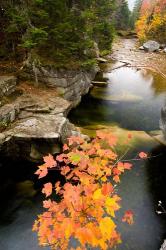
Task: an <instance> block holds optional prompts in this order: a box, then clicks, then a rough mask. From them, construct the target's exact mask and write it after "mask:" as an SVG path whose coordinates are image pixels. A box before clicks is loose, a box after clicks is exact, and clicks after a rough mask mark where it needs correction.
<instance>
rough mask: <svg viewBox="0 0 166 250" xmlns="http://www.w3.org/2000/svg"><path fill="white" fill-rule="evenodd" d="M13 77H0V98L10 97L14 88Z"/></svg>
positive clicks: (14, 79)
mask: <svg viewBox="0 0 166 250" xmlns="http://www.w3.org/2000/svg"><path fill="white" fill-rule="evenodd" d="M16 84H17V79H16V77H15V76H0V98H2V97H3V96H8V95H10V94H11V93H12V92H13V91H14V90H15V88H16Z"/></svg>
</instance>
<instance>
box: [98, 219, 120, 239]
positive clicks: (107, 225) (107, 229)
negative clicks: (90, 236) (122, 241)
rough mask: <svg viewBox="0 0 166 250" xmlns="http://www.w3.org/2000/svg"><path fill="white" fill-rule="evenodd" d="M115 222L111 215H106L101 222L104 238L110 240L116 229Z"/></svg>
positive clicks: (100, 226)
mask: <svg viewBox="0 0 166 250" xmlns="http://www.w3.org/2000/svg"><path fill="white" fill-rule="evenodd" d="M115 227H116V226H115V223H114V222H113V220H111V218H110V217H104V218H102V219H101V221H100V223H99V228H100V231H101V233H102V235H103V238H104V239H106V240H109V239H110V238H111V234H112V232H113V231H114V230H115Z"/></svg>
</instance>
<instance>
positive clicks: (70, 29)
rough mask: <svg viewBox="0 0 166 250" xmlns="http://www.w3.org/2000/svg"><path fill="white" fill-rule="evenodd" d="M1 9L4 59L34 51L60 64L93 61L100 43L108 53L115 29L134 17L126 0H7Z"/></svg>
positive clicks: (0, 43)
mask: <svg viewBox="0 0 166 250" xmlns="http://www.w3.org/2000/svg"><path fill="white" fill-rule="evenodd" d="M0 12H1V13H0V26H1V27H2V29H1V32H0V58H1V59H6V58H9V57H10V58H11V57H13V58H17V60H23V59H25V58H26V57H27V55H28V54H29V52H31V54H32V55H35V56H37V57H39V55H40V60H41V58H49V59H50V60H52V61H54V62H56V63H57V64H58V63H59V64H60V65H61V64H62V62H63V64H65V63H66V62H71V61H74V60H77V63H78V62H85V61H86V62H87V63H88V62H90V60H91V59H93V58H94V53H93V52H94V48H95V46H96V45H95V44H96V43H97V45H98V47H99V49H100V51H101V52H103V54H104V53H106V52H107V50H110V49H111V45H112V41H113V37H114V34H115V28H116V29H126V28H128V26H129V16H130V11H129V9H128V4H127V2H126V1H125V0H117V1H116V0H102V1H101V0H100V1H99V0H95V1H94V0H83V1H74V0H57V1H54V0H46V1H44V0H32V1H28V0H15V1H11V0H7V1H6V0H5V1H1V4H0Z"/></svg>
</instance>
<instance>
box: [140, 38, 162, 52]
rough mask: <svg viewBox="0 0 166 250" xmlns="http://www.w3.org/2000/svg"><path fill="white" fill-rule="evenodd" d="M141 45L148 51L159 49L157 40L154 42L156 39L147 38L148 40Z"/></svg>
mask: <svg viewBox="0 0 166 250" xmlns="http://www.w3.org/2000/svg"><path fill="white" fill-rule="evenodd" d="M143 47H144V49H145V50H147V51H148V52H154V51H157V50H159V48H160V44H159V43H158V42H156V41H153V40H149V41H147V42H146V43H144V44H143Z"/></svg>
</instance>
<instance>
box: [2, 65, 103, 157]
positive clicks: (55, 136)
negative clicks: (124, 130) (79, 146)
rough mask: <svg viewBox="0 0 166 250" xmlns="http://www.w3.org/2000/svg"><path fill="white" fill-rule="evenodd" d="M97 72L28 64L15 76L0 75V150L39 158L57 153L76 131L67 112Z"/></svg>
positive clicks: (85, 90) (78, 99)
mask: <svg viewBox="0 0 166 250" xmlns="http://www.w3.org/2000/svg"><path fill="white" fill-rule="evenodd" d="M97 71H98V68H97V67H94V68H92V69H91V70H87V71H86V70H79V71H73V70H67V71H65V70H59V71H58V70H55V69H53V68H52V67H50V68H48V67H47V68H44V67H41V66H40V67H38V68H37V67H35V69H34V68H33V67H30V65H28V67H23V68H22V70H21V71H20V72H19V74H17V78H16V77H15V76H5V75H3V76H0V89H1V107H0V127H1V133H0V149H1V153H2V154H3V155H7V156H12V157H15V158H18V157H22V158H24V159H30V160H40V159H41V158H42V156H43V155H44V154H46V153H52V154H55V153H58V152H60V148H61V144H62V143H64V142H65V141H66V139H67V138H68V137H69V136H71V135H77V134H80V133H79V132H78V131H77V129H76V128H75V126H74V125H73V124H71V123H70V122H69V120H68V119H67V115H68V113H69V111H70V110H71V109H72V108H73V107H75V106H76V105H77V104H78V103H79V102H80V100H81V96H82V95H84V94H86V93H88V91H89V88H90V87H91V81H92V80H93V79H94V77H95V75H96V73H97ZM27 79H28V81H27ZM18 93H19V95H18Z"/></svg>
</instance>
